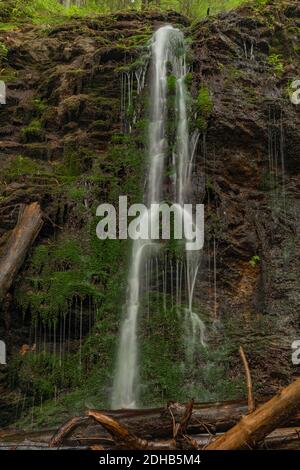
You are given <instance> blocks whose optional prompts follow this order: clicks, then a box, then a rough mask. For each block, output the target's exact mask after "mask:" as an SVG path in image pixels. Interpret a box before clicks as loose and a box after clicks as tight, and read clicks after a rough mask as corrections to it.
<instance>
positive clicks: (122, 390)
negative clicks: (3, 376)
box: [112, 25, 204, 409]
mask: <svg viewBox="0 0 300 470" xmlns="http://www.w3.org/2000/svg"><path fill="white" fill-rule="evenodd" d="M151 67H152V71H151V82H150V85H151V87H150V88H151V114H150V122H149V129H148V140H149V145H148V148H149V168H148V178H147V190H146V193H145V202H146V205H147V208H148V210H147V211H146V213H145V214H144V215H143V216H142V217H143V219H142V222H141V225H142V224H143V223H148V222H149V225H151V221H153V223H154V221H156V217H155V215H156V214H154V212H153V210H150V207H151V205H152V204H154V203H156V204H159V203H162V202H163V200H164V196H165V194H164V191H163V182H164V178H165V167H166V159H167V157H168V149H169V148H170V144H171V146H172V147H174V149H173V156H172V161H173V163H174V167H175V168H174V169H175V175H174V177H173V179H172V182H173V203H176V207H177V208H178V210H179V212H180V213H181V215H183V212H184V209H183V204H184V203H185V202H187V199H188V196H189V189H190V186H191V173H192V171H191V167H192V164H193V159H194V155H195V151H196V146H197V141H198V136H197V135H194V136H193V138H192V139H190V137H189V128H188V118H187V114H188V113H187V98H186V95H187V92H186V87H185V77H186V73H187V68H186V47H185V42H184V36H183V33H182V32H181V31H180V30H178V29H176V28H174V27H172V26H169V25H167V26H164V27H161V28H160V29H158V30H157V31H156V32H155V33H154V35H153V37H152V41H151ZM170 73H171V74H172V76H173V77H175V80H176V90H175V93H176V97H175V99H176V101H175V107H176V113H175V114H176V116H175V119H176V137H175V142H168V139H167V111H168V76H169V74H170ZM159 249H160V244H159V243H158V242H157V241H155V240H151V239H150V240H134V241H133V243H132V254H131V262H130V268H129V274H128V285H127V299H126V305H125V310H126V311H125V312H124V313H125V318H124V321H123V322H122V325H121V332H120V340H119V349H118V355H117V363H116V370H115V376H114V383H113V393H112V408H114V409H116V408H135V407H136V406H137V402H138V396H139V383H138V382H139V380H138V379H139V368H138V344H137V320H138V316H139V313H140V312H139V311H140V309H141V297H142V294H143V289H142V287H143V279H145V282H146V289H148V290H149V286H150V284H151V277H152V275H154V274H156V276H157V279H158V277H159V274H158V271H159V269H160V276H161V278H162V282H163V287H162V290H163V296H164V297H163V298H164V306H165V302H166V300H165V290H166V285H167V283H168V284H169V285H170V286H171V295H172V302H173V297H174V299H175V301H176V302H178V301H179V299H180V301H181V289H182V284H183V280H182V278H183V275H182V272H181V271H182V263H180V264H181V267H180V269H179V263H177V266H176V267H175V268H174V269H173V266H172V264H171V279H168V280H167V274H168V271H167V269H168V268H167V267H166V263H165V259H164V260H163V264H162V266H161V267H159V264H158V260H157V257H155V258H154V255H155V254H156V253H157V251H158V250H159ZM152 261H153V262H155V263H154V264H153V263H152ZM199 261H200V255H199V254H197V253H195V252H194V251H193V252H187V251H186V263H185V266H186V273H185V275H186V279H185V285H186V286H187V287H186V290H187V295H186V297H187V302H186V304H187V305H186V308H185V309H184V312H185V315H184V322H185V330H186V331H188V333H187V335H188V336H189V340H190V341H189V343H190V344H191V345H194V344H195V343H196V342H197V341H196V339H197V337H199V340H200V342H201V343H202V344H204V324H203V322H202V321H201V320H200V318H199V317H198V315H197V314H196V313H194V312H193V311H192V303H193V295H194V287H195V281H196V277H197V272H198V268H199ZM170 263H171V260H170ZM152 266H154V267H155V268H152ZM174 270H175V273H176V283H175V288H174V279H173V271H174ZM157 282H158V281H157ZM173 289H174V290H176V292H175V294H174V292H173ZM178 289H179V291H178ZM149 314H150V315H151V311H150V312H149ZM189 349H191V348H189ZM189 355H190V356H191V355H193V352H192V351H191V350H190V354H189Z"/></svg>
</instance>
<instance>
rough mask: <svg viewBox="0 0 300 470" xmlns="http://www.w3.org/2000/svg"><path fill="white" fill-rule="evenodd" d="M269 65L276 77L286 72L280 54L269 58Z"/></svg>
mask: <svg viewBox="0 0 300 470" xmlns="http://www.w3.org/2000/svg"><path fill="white" fill-rule="evenodd" d="M268 63H269V64H270V65H271V66H272V67H273V69H274V71H275V73H276V75H280V74H281V73H282V72H283V70H284V64H283V62H282V57H281V55H280V54H271V55H269V57H268Z"/></svg>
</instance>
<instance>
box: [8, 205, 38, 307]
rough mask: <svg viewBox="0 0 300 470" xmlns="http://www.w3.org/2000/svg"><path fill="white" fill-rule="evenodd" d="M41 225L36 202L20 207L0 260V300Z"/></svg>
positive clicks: (9, 285)
mask: <svg viewBox="0 0 300 470" xmlns="http://www.w3.org/2000/svg"><path fill="white" fill-rule="evenodd" d="M42 225H43V218H42V211H41V208H40V205H39V204H38V203H37V202H33V203H32V204H30V205H28V206H21V208H20V212H19V219H18V222H17V225H16V227H15V228H14V230H13V231H12V233H11V235H10V237H9V239H8V241H7V245H6V248H5V253H4V255H3V256H2V258H1V260H0V299H3V298H4V297H5V295H6V293H7V292H8V290H9V289H10V287H11V286H12V283H13V280H14V278H15V276H16V274H17V273H18V271H19V269H20V267H21V266H22V264H23V261H24V259H25V257H26V254H27V252H28V249H29V248H30V246H31V245H32V243H33V242H34V240H35V238H36V237H37V235H38V234H39V231H40V230H41V227H42Z"/></svg>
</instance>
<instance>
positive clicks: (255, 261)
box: [249, 255, 260, 268]
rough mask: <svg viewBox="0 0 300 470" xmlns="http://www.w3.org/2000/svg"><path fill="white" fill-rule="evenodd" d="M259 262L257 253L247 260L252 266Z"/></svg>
mask: <svg viewBox="0 0 300 470" xmlns="http://www.w3.org/2000/svg"><path fill="white" fill-rule="evenodd" d="M259 262H260V257H259V256H258V255H254V256H252V258H251V259H250V261H249V264H250V265H251V266H252V268H255V267H256V266H257V265H258V264H259Z"/></svg>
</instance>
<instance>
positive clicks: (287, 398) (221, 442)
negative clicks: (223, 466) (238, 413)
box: [205, 379, 300, 450]
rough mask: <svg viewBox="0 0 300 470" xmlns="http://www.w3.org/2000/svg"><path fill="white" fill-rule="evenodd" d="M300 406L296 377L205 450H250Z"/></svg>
mask: <svg viewBox="0 0 300 470" xmlns="http://www.w3.org/2000/svg"><path fill="white" fill-rule="evenodd" d="M299 407H300V379H297V380H295V382H293V383H292V384H290V385H289V386H288V387H286V388H284V389H283V390H282V391H281V392H280V393H279V394H277V395H276V396H275V397H274V398H272V399H271V400H269V401H267V402H266V403H265V404H263V405H261V406H260V407H259V408H258V409H257V410H256V411H254V412H253V413H251V414H249V415H247V416H243V417H242V419H241V420H240V421H239V423H237V424H236V425H235V426H234V427H233V428H232V429H230V430H229V431H227V432H226V433H225V434H224V435H223V436H220V437H218V438H217V439H216V440H214V441H213V442H212V443H211V444H209V445H208V446H207V447H205V450H237V449H252V448H254V447H256V446H257V444H258V443H259V442H261V441H262V440H263V439H264V438H265V436H267V435H268V434H270V433H271V432H272V431H273V430H274V429H276V428H277V427H278V426H279V425H281V424H282V423H283V422H285V421H286V420H288V419H289V418H290V417H291V416H292V415H293V414H295V413H296V411H297V410H298V409H299Z"/></svg>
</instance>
